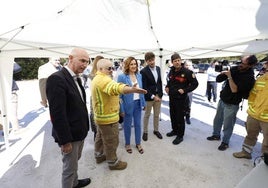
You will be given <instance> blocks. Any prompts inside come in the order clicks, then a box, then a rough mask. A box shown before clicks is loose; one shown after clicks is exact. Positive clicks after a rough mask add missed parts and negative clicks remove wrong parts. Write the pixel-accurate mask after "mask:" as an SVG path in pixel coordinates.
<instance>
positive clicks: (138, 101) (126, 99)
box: [117, 57, 146, 154]
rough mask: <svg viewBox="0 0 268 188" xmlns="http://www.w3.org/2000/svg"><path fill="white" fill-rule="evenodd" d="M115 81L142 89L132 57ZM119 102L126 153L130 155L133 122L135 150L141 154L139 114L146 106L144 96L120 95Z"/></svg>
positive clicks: (139, 75) (136, 64) (126, 61)
mask: <svg viewBox="0 0 268 188" xmlns="http://www.w3.org/2000/svg"><path fill="white" fill-rule="evenodd" d="M117 81H118V82H121V83H124V84H127V85H129V86H133V85H136V87H139V88H142V77H141V74H140V73H139V70H138V62H137V60H136V59H135V58H134V57H128V58H127V59H126V60H125V61H124V66H123V74H120V75H119V76H118V78H117ZM120 102H121V104H120V107H121V110H120V111H121V113H122V114H123V116H124V125H123V127H124V135H125V144H126V146H125V147H126V151H127V152H128V153H132V149H131V146H130V137H131V124H132V120H134V130H135V143H136V148H137V149H138V151H139V152H140V153H141V154H142V153H143V152H144V151H143V148H142V147H141V114H142V113H141V112H142V110H144V109H145V106H146V104H145V98H144V94H122V95H120Z"/></svg>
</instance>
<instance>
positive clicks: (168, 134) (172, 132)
mask: <svg viewBox="0 0 268 188" xmlns="http://www.w3.org/2000/svg"><path fill="white" fill-rule="evenodd" d="M176 135H177V134H176V133H175V132H174V131H171V132H169V133H167V137H172V136H176Z"/></svg>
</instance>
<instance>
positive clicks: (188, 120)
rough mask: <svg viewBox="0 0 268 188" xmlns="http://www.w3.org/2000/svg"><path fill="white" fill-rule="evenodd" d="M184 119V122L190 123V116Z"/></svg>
mask: <svg viewBox="0 0 268 188" xmlns="http://www.w3.org/2000/svg"><path fill="white" fill-rule="evenodd" d="M185 121H186V123H187V124H188V125H190V124H191V120H190V118H189V117H187V118H185Z"/></svg>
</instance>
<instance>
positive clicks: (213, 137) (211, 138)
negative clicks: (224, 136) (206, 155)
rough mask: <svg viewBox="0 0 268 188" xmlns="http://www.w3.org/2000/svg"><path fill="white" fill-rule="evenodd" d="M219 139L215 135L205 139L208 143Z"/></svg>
mask: <svg viewBox="0 0 268 188" xmlns="http://www.w3.org/2000/svg"><path fill="white" fill-rule="evenodd" d="M220 139H221V137H220V136H215V135H212V136H209V137H207V140H209V141H214V140H220Z"/></svg>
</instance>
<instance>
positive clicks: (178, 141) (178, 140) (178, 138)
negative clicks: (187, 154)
mask: <svg viewBox="0 0 268 188" xmlns="http://www.w3.org/2000/svg"><path fill="white" fill-rule="evenodd" d="M182 141H183V138H181V137H179V136H177V137H176V138H175V140H173V142H172V144H174V145H178V144H179V143H181V142H182Z"/></svg>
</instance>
